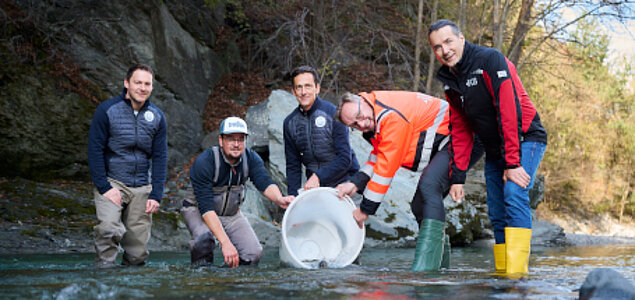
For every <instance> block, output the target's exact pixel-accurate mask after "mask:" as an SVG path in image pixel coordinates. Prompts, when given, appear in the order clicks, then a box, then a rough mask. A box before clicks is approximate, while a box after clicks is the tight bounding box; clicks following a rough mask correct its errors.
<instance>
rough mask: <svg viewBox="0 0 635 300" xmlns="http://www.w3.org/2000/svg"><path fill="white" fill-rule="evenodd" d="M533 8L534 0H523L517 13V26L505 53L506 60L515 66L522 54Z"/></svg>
mask: <svg viewBox="0 0 635 300" xmlns="http://www.w3.org/2000/svg"><path fill="white" fill-rule="evenodd" d="M533 6H534V0H523V1H522V5H521V7H520V12H519V13H518V24H516V28H515V29H514V35H513V37H512V41H511V43H510V45H509V51H508V53H507V58H509V60H510V61H511V62H512V63H514V64H515V65H517V64H518V61H519V59H520V56H521V55H522V53H523V44H524V43H525V38H526V37H527V33H528V32H529V29H530V28H531V26H530V25H531V8H532V7H533Z"/></svg>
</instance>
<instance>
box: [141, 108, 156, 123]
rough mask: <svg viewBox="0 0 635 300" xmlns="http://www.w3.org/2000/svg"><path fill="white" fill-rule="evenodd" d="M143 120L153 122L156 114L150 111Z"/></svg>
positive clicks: (144, 115)
mask: <svg viewBox="0 0 635 300" xmlns="http://www.w3.org/2000/svg"><path fill="white" fill-rule="evenodd" d="M143 118H144V119H146V121H148V122H152V121H154V113H153V112H151V111H149V110H148V111H146V112H145V113H144V114H143Z"/></svg>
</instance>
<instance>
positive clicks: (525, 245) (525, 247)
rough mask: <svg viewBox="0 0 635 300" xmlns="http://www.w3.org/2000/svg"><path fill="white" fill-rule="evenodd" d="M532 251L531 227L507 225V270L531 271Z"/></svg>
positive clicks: (511, 272)
mask: <svg viewBox="0 0 635 300" xmlns="http://www.w3.org/2000/svg"><path fill="white" fill-rule="evenodd" d="M530 251H531V229H527V228H518V227H505V253H506V255H505V272H506V273H507V274H513V273H527V272H529V252H530Z"/></svg>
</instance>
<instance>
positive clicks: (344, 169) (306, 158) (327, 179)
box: [283, 66, 359, 195]
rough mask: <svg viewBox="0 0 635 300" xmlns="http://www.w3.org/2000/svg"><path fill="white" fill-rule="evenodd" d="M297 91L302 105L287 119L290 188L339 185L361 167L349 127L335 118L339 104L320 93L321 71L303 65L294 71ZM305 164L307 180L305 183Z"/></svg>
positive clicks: (294, 83)
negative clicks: (319, 77) (350, 137)
mask: <svg viewBox="0 0 635 300" xmlns="http://www.w3.org/2000/svg"><path fill="white" fill-rule="evenodd" d="M291 82H292V84H293V87H292V91H293V95H294V96H295V97H296V98H297V99H298V103H299V105H298V107H297V108H296V109H294V110H293V112H291V114H289V115H288V116H287V117H286V118H285V120H284V127H283V132H284V150H285V151H284V152H285V159H286V164H287V169H286V172H287V174H286V175H287V191H288V193H289V194H290V195H297V194H298V189H300V187H302V188H303V189H305V190H308V189H311V188H315V187H320V186H327V187H335V186H337V185H338V184H340V183H342V182H345V181H347V180H349V178H350V177H351V176H352V175H353V174H355V173H357V171H358V170H359V163H358V162H357V158H356V157H355V152H353V150H352V149H351V146H350V144H349V139H348V129H347V128H346V126H344V125H343V124H341V123H339V122H336V121H335V119H334V115H335V110H336V107H335V105H333V104H331V103H330V102H327V101H324V100H322V99H320V98H319V97H318V94H319V93H320V84H319V83H318V74H317V71H316V70H315V69H314V68H312V67H309V66H301V67H298V68H296V69H294V70H293V71H292V72H291ZM302 165H304V167H305V169H306V172H305V175H306V178H307V181H306V183H304V185H302Z"/></svg>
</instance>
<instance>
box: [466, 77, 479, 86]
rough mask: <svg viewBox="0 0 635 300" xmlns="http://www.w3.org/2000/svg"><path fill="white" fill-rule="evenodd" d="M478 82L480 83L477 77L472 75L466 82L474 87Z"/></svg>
mask: <svg viewBox="0 0 635 300" xmlns="http://www.w3.org/2000/svg"><path fill="white" fill-rule="evenodd" d="M477 84H478V80H477V79H476V77H472V78H470V79H468V80H467V81H466V82H465V85H466V86H467V87H473V86H475V85H477Z"/></svg>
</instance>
